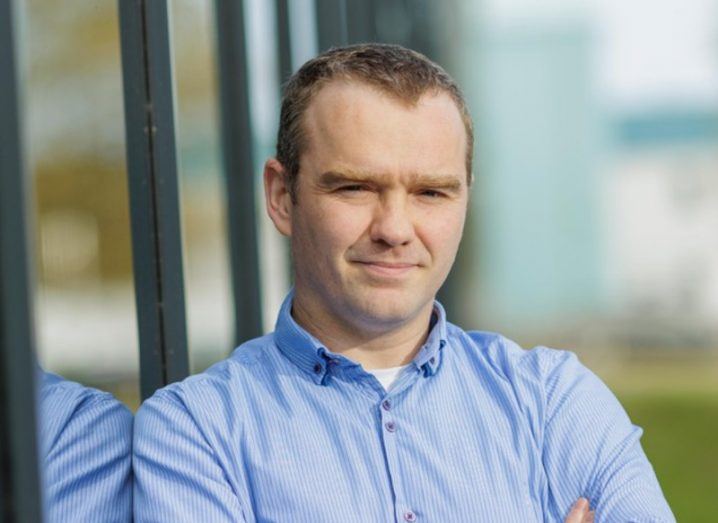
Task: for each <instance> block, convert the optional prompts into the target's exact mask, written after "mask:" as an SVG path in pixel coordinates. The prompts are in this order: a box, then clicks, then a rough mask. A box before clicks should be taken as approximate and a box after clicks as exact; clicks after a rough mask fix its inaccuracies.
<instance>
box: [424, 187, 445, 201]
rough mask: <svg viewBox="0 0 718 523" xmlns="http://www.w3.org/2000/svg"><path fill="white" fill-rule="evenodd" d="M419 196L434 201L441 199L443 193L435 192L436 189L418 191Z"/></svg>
mask: <svg viewBox="0 0 718 523" xmlns="http://www.w3.org/2000/svg"><path fill="white" fill-rule="evenodd" d="M419 196H422V197H424V198H428V199H435V198H442V197H443V196H444V193H443V192H441V191H437V190H436V189H422V190H420V191H419Z"/></svg>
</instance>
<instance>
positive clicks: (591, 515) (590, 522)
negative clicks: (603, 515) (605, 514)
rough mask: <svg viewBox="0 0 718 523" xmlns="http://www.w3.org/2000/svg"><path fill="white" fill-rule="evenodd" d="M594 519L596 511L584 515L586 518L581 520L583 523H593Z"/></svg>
mask: <svg viewBox="0 0 718 523" xmlns="http://www.w3.org/2000/svg"><path fill="white" fill-rule="evenodd" d="M595 519H596V511H595V510H591V511H589V513H588V514H586V517H585V518H583V523H594V520H595Z"/></svg>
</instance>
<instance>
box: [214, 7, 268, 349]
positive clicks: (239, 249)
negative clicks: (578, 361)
mask: <svg viewBox="0 0 718 523" xmlns="http://www.w3.org/2000/svg"><path fill="white" fill-rule="evenodd" d="M215 15H216V21H217V54H218V57H219V88H220V114H221V119H222V156H223V162H224V172H225V180H226V183H227V219H228V229H229V247H230V263H231V268H232V269H231V272H232V291H233V295H234V325H235V344H239V343H241V342H243V341H245V340H247V339H249V338H254V337H256V336H259V335H260V334H261V333H262V302H261V292H260V279H259V278H260V273H259V249H258V241H257V228H258V224H257V215H256V203H255V197H254V196H255V176H254V159H253V155H252V146H253V139H252V122H251V116H250V109H249V108H250V105H249V104H250V100H249V85H248V78H249V74H248V71H249V68H248V65H247V44H246V40H245V27H244V2H243V1H241V0H232V1H225V0H217V1H216V2H215Z"/></svg>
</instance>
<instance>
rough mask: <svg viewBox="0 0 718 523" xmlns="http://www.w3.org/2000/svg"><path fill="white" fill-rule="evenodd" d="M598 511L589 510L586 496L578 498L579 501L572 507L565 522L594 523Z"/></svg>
mask: <svg viewBox="0 0 718 523" xmlns="http://www.w3.org/2000/svg"><path fill="white" fill-rule="evenodd" d="M595 515H596V513H595V512H594V511H593V510H589V507H588V500H587V499H586V498H578V501H576V503H574V504H573V507H571V512H569V513H568V516H566V521H565V522H564V523H593V518H594V516H595Z"/></svg>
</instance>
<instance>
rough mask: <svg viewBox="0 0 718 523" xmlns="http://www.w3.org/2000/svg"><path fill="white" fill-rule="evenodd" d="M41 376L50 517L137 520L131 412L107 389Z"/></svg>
mask: <svg viewBox="0 0 718 523" xmlns="http://www.w3.org/2000/svg"><path fill="white" fill-rule="evenodd" d="M37 377H38V384H39V388H38V390H39V394H38V405H39V409H38V411H39V412H38V414H39V415H38V417H39V427H40V430H39V434H40V438H39V440H40V448H41V454H40V455H41V460H40V466H41V475H42V478H43V494H44V496H43V497H44V507H45V521H48V522H50V523H55V522H57V523H59V522H66V521H67V522H71V521H88V522H89V521H93V522H95V521H96V522H100V521H101V522H103V523H110V522H117V523H120V522H130V521H132V414H131V413H130V411H129V410H128V409H127V408H126V407H125V406H124V405H122V403H120V402H119V401H117V400H116V399H115V398H114V397H113V396H112V395H111V394H109V393H107V392H101V391H99V390H97V389H92V388H89V387H84V386H82V385H80V384H79V383H75V382H72V381H68V380H65V379H63V378H61V377H60V376H57V375H55V374H50V373H48V372H44V371H42V370H39V369H38V371H37Z"/></svg>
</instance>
